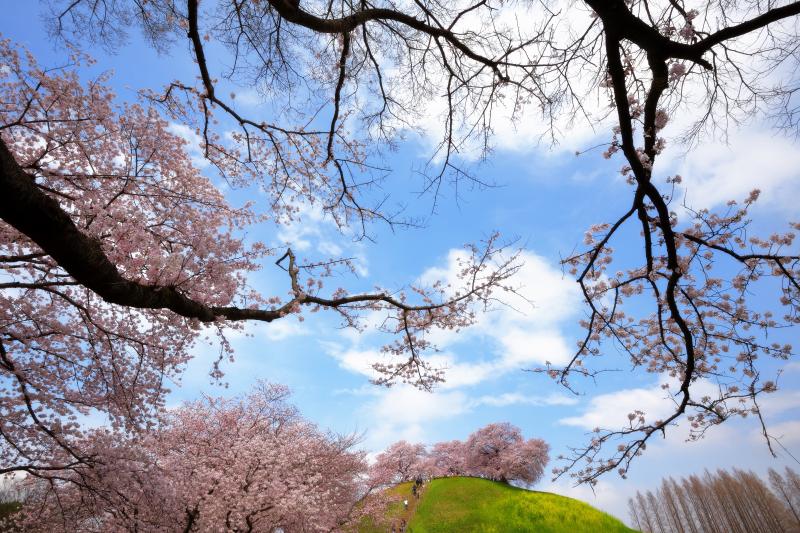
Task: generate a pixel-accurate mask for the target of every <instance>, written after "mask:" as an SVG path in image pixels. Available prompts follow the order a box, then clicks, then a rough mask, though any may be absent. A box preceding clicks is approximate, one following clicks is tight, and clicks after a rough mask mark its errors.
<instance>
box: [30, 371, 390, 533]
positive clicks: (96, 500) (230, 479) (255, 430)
mask: <svg viewBox="0 0 800 533" xmlns="http://www.w3.org/2000/svg"><path fill="white" fill-rule="evenodd" d="M287 396H288V390H287V389H286V387H283V386H279V385H271V384H267V383H259V384H258V385H257V386H256V387H255V389H254V390H253V391H252V392H251V393H250V394H248V395H247V396H244V397H241V398H236V399H232V400H230V399H229V400H226V399H218V398H204V399H202V400H198V401H194V402H191V403H188V404H186V405H184V406H182V407H180V408H178V409H175V410H171V411H168V412H167V413H166V414H165V416H164V418H163V420H162V421H161V423H160V425H159V426H158V427H157V428H154V429H152V430H150V431H147V432H144V433H141V434H139V435H137V436H136V437H135V438H130V437H126V436H125V435H123V434H121V433H118V432H111V431H105V430H98V431H93V432H91V433H90V434H89V435H87V437H86V439H85V440H83V441H81V442H80V445H81V446H82V447H84V448H85V449H87V450H91V451H92V453H93V454H94V455H96V458H97V459H96V461H95V462H94V464H92V465H90V466H89V465H82V466H80V467H78V468H75V469H73V470H71V471H69V472H67V473H63V472H60V473H51V472H46V473H42V474H41V475H38V476H36V477H29V478H28V479H26V480H25V481H23V482H22V483H23V484H24V485H25V486H26V488H27V490H26V491H25V492H26V497H25V503H24V506H23V510H22V511H21V513H20V516H17V517H16V518H15V519H16V520H17V522H18V525H19V526H20V527H22V529H23V530H24V531H31V532H34V531H48V532H51V531H70V532H90V531H148V532H155V531H186V532H190V531H274V530H275V529H283V530H285V531H319V532H324V531H342V530H348V526H350V527H352V526H353V525H354V524H358V523H359V521H360V520H363V519H364V518H365V517H367V516H369V517H370V518H371V520H372V521H373V523H381V520H382V519H383V517H384V515H385V512H386V504H387V503H388V501H389V500H388V498H386V497H384V496H383V495H381V494H372V492H373V489H374V488H375V486H373V485H370V484H369V480H368V477H367V476H366V472H367V463H366V461H365V454H364V453H363V452H359V451H356V450H354V446H355V444H356V439H355V438H354V437H353V436H337V435H330V434H326V433H324V432H322V431H320V430H319V429H318V428H316V427H315V426H314V425H312V424H311V423H309V422H308V421H306V420H304V419H303V418H302V417H301V416H300V415H299V414H298V412H297V411H296V410H295V409H294V408H293V407H292V406H291V405H289V404H288V403H286V399H287Z"/></svg>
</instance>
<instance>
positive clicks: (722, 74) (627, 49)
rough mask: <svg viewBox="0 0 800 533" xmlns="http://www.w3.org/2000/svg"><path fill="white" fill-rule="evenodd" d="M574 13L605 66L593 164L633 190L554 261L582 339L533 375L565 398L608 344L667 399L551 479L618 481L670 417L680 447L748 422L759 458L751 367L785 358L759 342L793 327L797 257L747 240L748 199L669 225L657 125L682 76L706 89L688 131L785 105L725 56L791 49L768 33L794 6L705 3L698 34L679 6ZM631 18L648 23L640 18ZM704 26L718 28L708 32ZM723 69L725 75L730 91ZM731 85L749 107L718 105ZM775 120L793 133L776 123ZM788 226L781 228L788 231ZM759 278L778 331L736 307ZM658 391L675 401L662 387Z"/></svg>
mask: <svg viewBox="0 0 800 533" xmlns="http://www.w3.org/2000/svg"><path fill="white" fill-rule="evenodd" d="M586 3H587V4H588V5H590V6H591V7H592V9H593V10H594V11H595V13H596V15H597V18H598V19H599V21H600V22H601V24H602V26H603V32H604V40H605V47H604V50H605V57H606V61H607V76H606V78H605V82H604V83H603V86H604V87H605V88H606V89H608V90H609V91H610V97H611V101H612V105H613V107H614V108H615V109H616V113H617V118H618V124H619V125H618V127H616V128H615V129H614V137H613V140H612V142H611V144H610V148H609V150H608V151H607V152H606V154H605V155H606V157H611V156H612V155H613V154H614V153H616V152H618V151H619V152H622V154H623V155H624V157H625V159H626V164H625V165H624V166H623V167H622V169H621V173H622V175H623V176H624V177H625V178H626V179H627V182H628V183H629V184H630V185H631V186H632V187H633V202H632V203H631V207H630V209H628V211H627V212H625V213H624V214H623V215H622V216H621V217H619V218H618V219H617V220H616V221H615V222H613V223H608V224H600V225H597V226H594V227H592V228H591V229H590V230H589V232H587V235H586V245H588V248H587V249H586V250H585V251H583V252H581V253H577V254H575V255H573V256H571V257H568V258H567V259H566V260H565V261H564V264H565V265H566V266H567V267H568V268H569V270H570V272H571V273H572V274H574V275H576V276H577V280H578V283H579V284H580V287H581V290H582V292H583V296H584V300H585V302H586V304H587V305H588V308H589V314H588V317H587V319H586V320H585V321H584V322H583V323H582V325H583V326H584V327H585V328H586V336H585V338H584V339H583V340H582V341H580V342H579V345H578V349H577V351H576V352H575V355H574V357H573V358H572V360H571V361H570V362H569V363H568V364H567V365H566V366H564V367H563V368H554V367H548V368H544V369H538V370H539V371H541V372H547V373H549V375H550V376H551V377H553V378H555V379H556V380H558V381H559V382H560V383H561V384H563V385H564V386H566V387H568V388H570V389H571V388H572V387H573V385H572V381H571V380H572V377H573V376H576V375H577V376H591V377H594V376H595V375H596V374H597V373H598V372H600V371H602V370H596V369H594V368H593V367H594V366H595V361H597V359H598V358H599V357H600V356H602V355H603V354H604V352H605V351H606V350H607V349H608V346H609V344H613V345H615V346H616V347H617V348H618V349H621V350H622V351H623V352H624V353H625V354H627V356H628V357H629V359H630V363H631V365H632V366H633V367H634V368H637V367H641V368H643V369H645V370H646V371H648V372H653V373H656V374H661V375H665V376H668V377H669V380H667V381H666V382H663V385H662V388H663V389H665V391H667V392H666V394H667V395H668V396H669V397H670V398H672V399H673V401H674V409H673V410H672V412H671V413H669V414H668V415H667V416H664V417H662V418H660V419H654V417H652V416H648V414H647V413H645V412H643V411H640V410H636V411H634V412H632V413H630V414H628V425H627V426H625V427H622V428H596V429H595V431H594V434H593V436H592V437H591V441H590V443H589V444H588V446H586V447H582V448H576V449H573V450H572V452H573V453H572V454H571V455H570V456H567V457H561V459H563V460H565V464H564V465H563V466H562V467H559V468H556V469H555V470H554V473H555V474H556V476H560V475H562V474H564V473H567V472H569V473H570V475H572V476H574V477H575V478H576V479H577V480H578V481H579V482H588V483H594V482H596V480H597V478H598V477H599V476H600V475H602V474H604V473H606V472H609V471H617V472H618V473H619V474H620V475H621V476H623V477H625V475H626V473H627V471H628V468H629V466H630V464H631V461H632V460H633V459H634V458H635V457H636V456H638V455H640V454H641V453H642V452H643V451H644V450H645V448H646V444H647V442H648V441H649V440H650V439H651V437H652V436H653V435H658V434H664V432H665V431H666V430H667V428H668V427H669V426H670V425H673V424H675V423H677V422H678V421H679V420H681V419H682V418H685V419H686V420H687V421H688V422H689V425H690V433H689V438H690V439H691V440H694V439H698V438H701V437H702V436H703V435H704V434H705V432H706V431H707V430H708V429H709V428H710V427H712V426H714V425H717V424H720V423H722V422H724V421H725V420H727V419H728V418H730V417H733V416H742V417H746V416H749V415H754V416H755V417H756V418H758V420H759V421H760V423H761V427H762V430H763V434H764V437H765V439H766V442H767V445H768V446H769V447H770V451H772V437H771V436H770V435H769V433H768V430H767V428H766V426H765V424H764V420H763V418H762V416H761V411H760V409H759V404H758V396H759V395H760V394H761V393H765V392H766V393H769V392H773V391H775V390H776V388H777V385H776V378H772V379H769V377H767V378H765V377H763V376H762V375H761V372H760V371H759V368H758V365H757V359H758V358H759V357H769V358H776V359H779V360H784V359H787V358H788V357H789V356H790V355H791V346H788V345H781V344H778V343H774V342H771V341H769V340H768V338H767V336H768V332H769V331H770V330H772V329H774V328H777V327H780V326H782V325H793V324H797V321H798V313H797V304H798V295H800V292H798V289H800V286H799V285H798V281H799V280H800V270H799V269H798V267H799V266H800V254H799V253H798V252H797V251H796V247H794V246H793V244H794V238H795V235H794V233H792V232H791V231H790V232H787V233H786V234H774V235H772V236H770V237H769V238H767V239H760V238H757V237H749V236H748V231H747V230H748V225H749V220H748V218H747V217H748V209H749V208H750V206H751V205H752V203H753V202H755V201H756V199H757V198H758V195H759V191H758V190H755V191H753V192H752V193H751V195H750V196H749V197H748V198H747V199H745V200H744V202H743V204H741V205H739V204H737V203H736V202H734V201H731V202H729V203H728V206H727V210H724V211H722V212H719V211H709V210H702V211H697V212H693V211H691V210H689V209H688V208H687V209H686V211H687V213H688V214H689V219H690V220H689V222H688V223H687V222H686V221H683V222H682V221H679V219H678V215H677V214H676V213H675V212H674V211H672V210H671V209H670V203H671V200H672V196H673V192H674V187H675V185H676V184H679V183H680V182H681V179H682V178H681V177H680V176H673V177H671V178H668V179H667V180H666V182H667V189H670V188H671V189H672V190H670V191H669V192H667V193H664V192H662V191H661V190H660V189H659V186H658V185H657V182H656V181H655V180H654V177H655V176H654V165H655V163H656V161H657V159H658V156H659V154H661V152H662V151H663V149H664V146H665V144H666V141H665V140H664V139H663V138H662V137H661V136H660V134H661V133H660V132H661V130H662V129H663V128H664V127H665V126H666V125H667V122H668V120H669V115H670V113H671V112H680V111H681V109H682V108H681V104H682V102H683V96H684V92H683V91H684V83H688V82H686V81H685V80H684V78H686V77H692V76H696V77H697V78H700V79H701V80H702V81H703V82H705V83H706V84H707V86H711V87H712V88H713V92H710V93H709V94H708V96H707V104H708V106H709V111H708V113H707V114H706V115H705V116H704V117H703V118H702V120H701V122H699V123H698V126H697V127H698V128H699V127H701V126H707V125H708V124H709V123H710V122H711V121H713V120H714V119H713V116H714V115H713V112H714V111H715V108H716V107H717V106H719V105H722V106H723V107H724V111H725V112H727V111H728V110H731V109H734V110H742V109H746V108H747V109H748V110H749V111H750V112H756V111H758V110H760V109H761V107H762V106H763V105H764V104H765V102H766V103H768V100H769V99H770V98H774V99H776V100H778V101H780V102H783V103H784V104H786V103H788V102H789V101H790V100H789V99H790V98H791V93H792V92H793V91H792V90H791V87H792V85H791V82H789V83H788V84H786V85H784V86H781V87H779V88H777V89H775V90H774V92H772V94H771V95H768V94H767V90H766V89H762V88H760V84H759V83H752V84H751V83H749V78H746V77H745V76H748V75H749V76H752V75H753V74H752V73H747V74H745V69H744V68H742V67H739V66H737V63H736V62H735V61H734V60H733V59H731V56H730V55H728V53H729V52H730V50H732V49H733V47H735V45H734V44H732V43H735V42H736V39H737V38H739V37H742V36H747V35H749V36H751V37H752V36H754V35H757V36H760V37H764V38H765V39H767V40H768V41H769V42H770V43H772V44H771V46H780V44H779V43H782V42H784V39H790V38H792V37H788V36H787V35H779V34H778V32H774V33H773V32H772V31H770V25H771V24H778V23H780V21H782V20H783V19H786V18H788V17H794V16H795V15H797V14H798V13H800V4H798V3H791V4H788V5H785V6H782V7H778V8H771V7H770V8H764V10H763V11H762V10H759V14H758V16H754V17H752V18H750V19H749V20H746V21H744V22H741V23H738V24H732V23H730V19H729V18H727V15H723V16H722V17H721V18H719V19H718V21H714V16H715V15H716V14H718V13H721V12H720V11H717V10H716V6H715V4H714V3H711V2H709V3H708V4H704V5H705V10H704V19H703V22H702V29H700V26H699V25H698V24H697V22H698V20H700V19H699V18H698V16H699V13H698V11H697V10H687V9H685V8H684V4H683V2H669V3H666V2H665V3H663V5H661V3H659V4H658V5H656V3H653V2H648V1H643V2H622V1H619V2H616V1H614V2H600V1H593V0H587V2H586ZM645 12H646V19H645V20H648V21H649V22H645V20H643V19H642V18H640V17H643V16H645ZM654 21H657V23H656V22H654ZM715 24H721V25H722V27H721V28H719V29H716V30H712V27H713V25H715ZM678 27H680V28H681V29H680V30H676V28H678ZM793 38H796V37H793ZM719 51H722V52H724V53H725V55H722V54H720V53H718V52H719ZM707 54H710V56H711V59H710V60H709V59H706V57H705V56H706V55H707ZM759 54H766V55H768V54H769V53H768V52H762V51H761V50H754V51H753V55H754V56H755V55H759ZM788 59H789V56H787V55H781V56H780V58H776V57H774V56H772V57H770V59H769V61H775V62H776V63H774V64H773V63H770V64H772V68H775V66H776V65H777V62H779V61H783V60H788ZM728 69H738V74H736V75H734V76H733V80H731V79H730V77H729V76H728V75H729V74H730V70H728ZM761 74H762V75H764V74H765V73H764V72H762V73H761ZM737 76H738V77H737ZM648 78H649V80H648ZM737 83H739V84H740V85H741V87H743V93H742V94H749V97H748V98H747V99H743V98H737V97H736V96H735V95H734V94H733V93H732V92H731V87H736V86H737V85H736V84H737ZM687 92H688V90H687ZM784 117H785V118H786V119H787V120H789V121H791V120H793V118H792V116H791V114H790V113H787V114H785V115H784ZM628 223H632V224H638V225H639V227H640V234H641V238H642V254H641V261H640V262H638V263H635V264H634V265H632V266H631V267H629V268H627V269H620V270H617V271H615V272H614V271H611V267H610V265H611V263H612V260H613V258H614V250H613V248H612V243H613V241H614V239H615V238H616V237H618V234H619V233H621V231H622V228H623V227H624V226H625V225H626V224H628ZM797 227H798V226H797V224H791V229H792V230H796V229H797ZM720 265H722V267H721V268H727V269H737V270H738V272H737V273H735V274H734V275H732V276H724V275H722V274H719V275H717V276H715V275H714V272H713V271H712V270H713V269H714V268H720ZM765 277H774V278H777V279H778V280H779V281H780V283H781V285H782V290H781V291H780V293H779V294H778V296H777V299H779V301H780V303H781V304H782V305H783V306H784V309H785V312H784V313H783V317H782V319H781V318H778V317H776V316H774V314H773V312H771V311H758V310H755V309H753V308H752V307H751V305H750V302H749V301H748V299H749V296H750V293H751V288H753V287H754V285H755V282H757V281H758V280H760V279H762V278H765ZM626 303H628V304H629V305H646V306H649V307H650V308H651V309H652V313H651V314H649V315H646V316H643V317H637V316H631V315H629V314H627V313H626V305H625V304H626ZM670 380H671V381H672V382H673V383H676V385H677V387H676V388H674V387H673V388H670V383H669V381H670ZM711 382H713V383H714V387H713V389H715V392H711V393H709V392H708V389H709V387H704V385H705V384H706V383H711Z"/></svg>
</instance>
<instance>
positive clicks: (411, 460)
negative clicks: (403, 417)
mask: <svg viewBox="0 0 800 533" xmlns="http://www.w3.org/2000/svg"><path fill="white" fill-rule="evenodd" d="M426 459H427V452H426V450H425V445H423V444H411V443H408V442H406V441H404V440H401V441H399V442H395V443H394V444H392V445H391V446H389V447H388V448H386V450H384V451H383V452H381V453H379V454H378V455H377V457H376V458H375V464H373V465H372V467H371V476H372V478H373V479H375V480H376V482H378V483H380V484H383V485H389V484H395V483H402V482H404V481H411V480H414V479H416V478H418V477H420V476H426V475H427V462H426Z"/></svg>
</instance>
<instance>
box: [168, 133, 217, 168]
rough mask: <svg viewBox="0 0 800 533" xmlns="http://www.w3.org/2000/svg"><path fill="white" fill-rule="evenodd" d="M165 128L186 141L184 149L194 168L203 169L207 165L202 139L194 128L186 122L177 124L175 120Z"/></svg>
mask: <svg viewBox="0 0 800 533" xmlns="http://www.w3.org/2000/svg"><path fill="white" fill-rule="evenodd" d="M167 130H168V131H169V132H170V133H172V134H173V135H177V136H178V137H180V138H181V139H183V140H184V141H186V143H187V145H186V151H187V152H188V154H189V157H190V158H191V160H192V164H193V165H194V166H195V167H196V168H199V169H203V168H206V167H207V166H208V165H209V163H208V160H206V158H205V156H204V155H203V148H202V144H203V139H202V137H200V135H199V134H198V133H197V132H196V131H195V130H193V129H192V128H190V127H189V126H187V125H186V124H178V123H177V122H170V123H169V126H168V127H167Z"/></svg>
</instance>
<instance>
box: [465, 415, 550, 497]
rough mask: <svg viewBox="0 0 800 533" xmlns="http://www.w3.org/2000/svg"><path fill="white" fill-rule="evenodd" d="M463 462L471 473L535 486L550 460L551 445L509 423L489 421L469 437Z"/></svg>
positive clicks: (505, 481) (506, 481)
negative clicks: (533, 437)
mask: <svg viewBox="0 0 800 533" xmlns="http://www.w3.org/2000/svg"><path fill="white" fill-rule="evenodd" d="M464 452H465V455H464V464H465V467H466V471H467V473H468V474H469V475H471V476H478V477H484V478H486V479H493V480H495V481H502V482H504V483H508V482H509V481H518V482H521V483H524V484H526V485H532V484H534V483H536V482H537V481H539V479H541V477H542V475H543V474H544V468H545V467H546V466H547V463H548V462H549V460H550V457H549V452H550V446H548V445H547V443H546V442H545V441H543V440H542V439H528V440H525V438H524V437H523V436H522V432H521V431H520V429H519V428H518V427H516V426H514V425H512V424H509V423H508V422H502V423H496V424H489V425H487V426H485V427H483V428H481V429H479V430H477V431H476V432H474V433H473V434H472V435H470V436H469V438H467V441H466V443H465V444H464Z"/></svg>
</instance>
